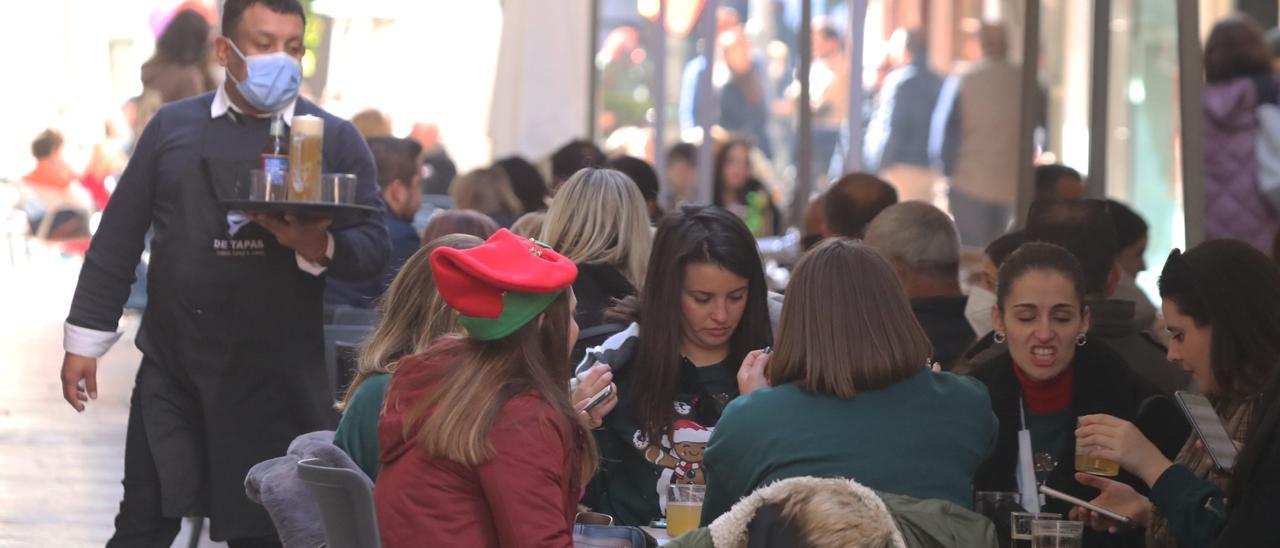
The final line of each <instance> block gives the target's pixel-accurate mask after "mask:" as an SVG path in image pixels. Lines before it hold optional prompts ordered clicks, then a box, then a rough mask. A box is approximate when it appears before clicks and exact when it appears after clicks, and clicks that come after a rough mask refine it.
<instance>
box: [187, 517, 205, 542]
mask: <svg viewBox="0 0 1280 548" xmlns="http://www.w3.org/2000/svg"><path fill="white" fill-rule="evenodd" d="M187 520H188V522H189V523H191V538H190V539H188V540H187V548H199V546H200V536H201V535H202V534H204V518H203V517H191V518H187Z"/></svg>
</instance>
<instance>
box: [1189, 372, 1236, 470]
mask: <svg viewBox="0 0 1280 548" xmlns="http://www.w3.org/2000/svg"><path fill="white" fill-rule="evenodd" d="M1173 397H1174V398H1175V399H1177V400H1178V405H1180V406H1182V412H1183V413H1186V415H1187V420H1189V421H1191V427H1192V428H1195V429H1196V435H1197V436H1200V441H1201V442H1203V443H1204V449H1205V451H1207V452H1208V453H1209V458H1211V459H1213V464H1214V465H1216V466H1217V467H1218V469H1219V470H1223V471H1229V470H1231V467H1232V466H1235V464H1236V455H1237V453H1238V451H1237V450H1236V444H1235V442H1233V441H1231V435H1230V434H1227V428H1226V427H1225V426H1223V425H1222V419H1221V418H1219V417H1218V413H1217V412H1216V411H1214V410H1213V404H1211V403H1209V400H1208V399H1207V398H1205V397H1204V396H1201V395H1200V394H1192V393H1191V392H1184V391H1182V390H1179V391H1177V392H1174V393H1173Z"/></svg>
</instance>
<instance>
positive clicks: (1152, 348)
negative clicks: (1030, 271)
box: [1088, 299, 1191, 397]
mask: <svg viewBox="0 0 1280 548" xmlns="http://www.w3.org/2000/svg"><path fill="white" fill-rule="evenodd" d="M1088 304H1089V337H1090V338H1091V339H1092V340H1095V341H1101V342H1103V343H1106V345H1107V346H1108V347H1110V348H1111V349H1112V350H1115V351H1116V353H1117V354H1119V355H1120V357H1121V358H1123V359H1124V363H1125V364H1127V365H1128V366H1129V370H1130V371H1133V373H1134V374H1135V375H1137V376H1138V378H1140V379H1142V380H1143V381H1145V382H1146V383H1147V384H1150V385H1152V386H1154V387H1156V389H1158V390H1159V391H1160V393H1161V394H1164V395H1166V396H1169V397H1173V393H1174V392H1176V391H1178V390H1185V389H1186V388H1187V385H1189V384H1191V374H1190V373H1187V372H1186V371H1183V370H1182V368H1181V367H1179V366H1177V365H1174V364H1173V363H1171V362H1169V360H1168V359H1167V358H1165V356H1166V354H1167V353H1168V351H1167V349H1165V347H1164V345H1162V344H1160V343H1159V342H1156V340H1155V339H1154V338H1152V337H1151V335H1150V334H1148V333H1147V332H1145V331H1139V330H1138V328H1137V326H1136V324H1135V323H1134V320H1133V317H1134V313H1135V311H1136V310H1137V305H1135V304H1134V303H1133V302H1132V301H1121V300H1117V299H1106V300H1101V301H1096V300H1091V301H1089V303H1088Z"/></svg>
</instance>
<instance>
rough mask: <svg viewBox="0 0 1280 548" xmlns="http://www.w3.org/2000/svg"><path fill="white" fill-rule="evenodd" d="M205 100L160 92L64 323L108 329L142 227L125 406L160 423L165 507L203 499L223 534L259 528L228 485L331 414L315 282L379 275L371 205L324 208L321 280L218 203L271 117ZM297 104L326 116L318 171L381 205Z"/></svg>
mask: <svg viewBox="0 0 1280 548" xmlns="http://www.w3.org/2000/svg"><path fill="white" fill-rule="evenodd" d="M213 99H214V94H213V93H207V94H205V95H201V96H198V97H192V98H190V99H185V100H182V101H178V102H175V103H170V104H168V105H166V106H164V107H163V108H161V109H160V111H159V112H158V113H157V114H156V115H155V117H154V118H153V119H152V120H151V122H150V124H148V125H147V128H146V130H144V131H143V132H142V136H141V137H140V138H139V139H138V144H137V146H136V147H135V149H134V153H133V156H132V157H131V158H130V159H129V166H128V167H127V168H126V169H125V171H124V173H123V174H122V175H121V176H120V181H119V184H118V185H117V187H116V191H115V193H114V194H113V195H112V197H111V201H110V203H109V204H108V205H107V209H106V211H104V212H103V215H102V222H101V224H100V225H99V227H98V231H97V233H96V234H94V238H93V243H92V245H91V246H90V247H89V251H88V253H87V254H86V255H85V260H84V266H83V267H82V269H81V271H80V281H79V283H78V284H77V286H76V293H75V298H74V299H73V300H72V303H71V313H70V315H69V316H68V317H67V323H69V324H71V325H76V326H80V327H85V328H89V329H95V330H99V331H115V330H116V327H117V323H118V320H119V319H120V314H121V311H122V310H123V307H124V304H125V300H126V299H127V298H128V296H129V285H130V283H131V282H132V281H133V275H134V268H135V267H136V266H137V265H138V258H139V256H140V254H141V253H142V250H143V245H144V243H145V236H146V234H147V231H148V229H150V230H152V233H153V237H152V239H151V262H150V269H149V271H148V277H147V282H148V283H147V294H148V300H147V309H146V314H145V315H143V319H142V326H141V328H139V332H138V338H137V340H138V348H139V349H140V350H142V353H143V356H144V361H143V365H142V366H141V367H140V368H139V372H138V379H137V383H136V389H135V392H134V396H135V404H134V407H133V411H132V412H135V413H138V415H141V417H142V419H141V420H142V422H143V423H144V425H145V428H146V431H147V432H151V433H153V434H154V433H156V432H165V433H166V434H165V435H152V436H149V437H148V438H147V441H148V445H149V447H150V450H151V452H152V455H154V457H155V459H154V460H155V472H156V475H157V477H158V481H159V483H160V489H159V493H160V494H161V498H162V500H161V505H162V507H163V512H164V515H167V516H180V515H189V514H187V513H188V512H202V511H207V512H209V513H208V514H205V515H209V516H210V517H211V518H212V525H211V529H210V530H211V533H212V536H213V538H214V539H215V540H221V539H225V538H242V537H256V536H264V535H270V534H272V526H271V521H270V519H269V518H268V516H267V514H266V512H265V511H264V510H263V509H262V507H260V506H258V505H256V504H253V503H252V502H251V501H250V500H249V499H247V498H245V496H244V491H243V489H242V488H241V487H240V486H241V484H242V482H243V480H244V476H245V473H246V472H248V470H249V467H250V466H252V465H253V464H255V463H258V462H262V461H264V460H267V459H270V458H274V457H277V456H280V455H282V454H284V452H285V450H286V449H287V448H288V447H289V443H290V442H291V441H293V439H294V438H295V437H297V436H298V435H300V434H304V433H306V432H313V431H316V430H327V429H331V428H333V426H334V424H336V419H337V417H336V414H335V413H334V411H333V406H332V402H333V394H334V386H333V384H334V382H333V379H332V377H331V376H330V375H329V374H327V373H326V371H325V366H324V348H323V340H324V336H323V326H322V319H323V313H322V307H323V303H322V298H323V292H324V279H325V278H342V279H361V278H367V277H369V276H372V275H374V274H376V273H378V272H379V271H381V270H382V267H383V265H384V264H385V263H386V259H387V249H388V246H387V232H386V229H385V228H383V226H382V217H381V216H371V217H369V218H365V219H360V220H358V221H356V220H351V221H346V220H338V221H335V222H334V224H333V225H332V226H331V227H330V229H329V233H330V234H331V235H332V237H333V247H334V253H333V258H332V261H330V263H329V266H328V269H327V270H325V273H324V276H323V277H321V276H315V275H312V274H310V273H308V272H305V271H303V270H302V269H300V268H299V267H298V260H297V256H296V253H294V251H293V250H291V249H287V248H285V247H284V246H282V245H280V244H279V242H278V241H277V240H276V239H275V236H274V235H272V234H271V233H270V232H268V231H267V230H266V229H264V228H262V227H261V226H259V225H257V224H256V223H244V224H241V223H240V222H239V221H237V216H236V215H234V214H232V213H230V212H229V211H228V208H227V207H226V206H223V205H221V204H220V203H219V200H220V199H221V200H225V199H229V198H233V197H235V196H236V189H237V188H238V187H239V185H240V184H241V183H242V182H243V181H247V180H248V173H249V169H250V168H251V167H252V166H254V165H257V164H258V163H259V162H260V161H261V159H260V156H259V154H260V153H261V151H262V149H263V146H264V145H265V144H266V141H267V137H268V129H269V128H268V126H269V125H270V121H268V120H266V119H262V118H253V117H247V116H242V115H236V114H234V112H228V113H227V114H225V115H222V116H219V117H217V118H211V117H210V111H211V106H212V104H213ZM295 112H296V113H297V114H311V115H315V116H319V117H321V118H322V119H323V120H324V148H323V163H324V166H323V168H324V172H326V173H353V174H356V176H357V178H358V182H357V184H356V201H357V202H358V203H360V204H362V205H368V206H374V207H381V205H382V199H381V197H380V196H379V195H378V191H377V173H376V169H375V166H374V162H373V156H372V155H371V154H370V153H369V148H368V146H367V145H366V144H365V142H364V139H363V138H361V137H360V134H359V133H358V132H357V131H356V129H355V127H354V126H352V125H351V123H350V122H347V121H346V120H342V119H340V118H337V117H335V116H333V115H332V114H329V113H328V112H325V111H324V110H322V109H321V108H320V107H318V106H316V105H315V104H313V103H311V102H309V101H307V100H305V99H298V102H297V106H296V108H295ZM245 425H253V427H252V429H253V432H252V435H245V433H246V430H245Z"/></svg>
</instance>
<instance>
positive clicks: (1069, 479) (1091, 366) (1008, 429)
mask: <svg viewBox="0 0 1280 548" xmlns="http://www.w3.org/2000/svg"><path fill="white" fill-rule="evenodd" d="M1014 367H1016V366H1015V365H1014V364H1013V359H1012V358H1011V356H1010V355H1009V353H1008V352H1003V353H1000V354H998V355H995V356H994V357H992V358H991V359H990V360H989V361H987V362H985V363H981V364H975V365H974V368H973V371H972V373H971V375H973V376H974V377H975V378H977V379H978V380H980V381H982V382H983V383H984V384H986V385H987V389H988V390H989V392H990V395H991V405H992V409H993V410H994V411H995V413H996V417H997V418H999V419H1000V432H999V434H998V435H997V438H996V450H995V453H994V454H993V455H992V456H991V458H990V459H988V460H987V462H985V463H983V465H982V467H980V468H979V469H978V474H977V476H976V478H975V479H974V490H975V491H1017V490H1018V484H1017V478H1016V473H1015V470H1016V468H1017V461H1018V430H1019V429H1021V419H1020V400H1021V396H1022V385H1021V383H1020V382H1019V381H1018V377H1017V376H1016V375H1015V373H1014V370H1013V368H1014ZM1072 367H1073V375H1074V377H1073V381H1072V395H1071V411H1072V413H1073V414H1074V415H1075V416H1084V415H1091V414H1096V413H1105V414H1107V415H1111V416H1114V417H1117V418H1120V419H1124V420H1127V421H1131V422H1133V423H1134V424H1136V425H1137V426H1138V428H1139V429H1140V430H1142V432H1143V433H1144V434H1145V435H1146V436H1147V438H1148V439H1150V440H1152V442H1153V443H1155V444H1156V446H1157V447H1159V448H1160V451H1161V452H1162V453H1164V454H1165V456H1167V457H1169V458H1173V456H1174V455H1176V454H1177V453H1178V450H1179V449H1180V448H1181V446H1182V443H1183V442H1184V441H1185V440H1186V436H1187V434H1188V431H1189V427H1188V425H1187V423H1186V421H1185V420H1184V419H1182V418H1181V413H1180V412H1179V411H1178V410H1177V409H1176V407H1174V406H1173V405H1172V404H1170V403H1169V401H1168V400H1167V399H1165V398H1163V397H1159V399H1156V400H1153V403H1150V404H1147V405H1146V409H1144V410H1143V413H1142V415H1141V416H1139V409H1141V408H1143V402H1144V401H1145V400H1147V399H1148V398H1150V397H1152V396H1157V395H1158V393H1157V391H1156V389H1155V388H1154V387H1151V386H1150V385H1148V384H1146V383H1144V382H1143V381H1142V380H1141V379H1139V378H1137V377H1136V376H1135V375H1134V374H1133V373H1131V372H1130V371H1129V369H1128V368H1125V367H1124V366H1122V365H1121V360H1120V357H1119V355H1117V354H1116V353H1115V352H1114V351H1112V350H1111V349H1110V348H1108V347H1106V346H1105V345H1102V344H1098V343H1088V344H1086V345H1084V346H1082V347H1079V348H1077V349H1076V356H1075V361H1074V362H1073V366H1072ZM1057 462H1058V464H1057V466H1056V467H1055V468H1054V469H1053V471H1052V472H1050V473H1049V476H1048V478H1047V479H1046V480H1045V484H1047V485H1049V486H1050V487H1053V488H1055V489H1057V490H1059V491H1062V492H1064V493H1067V494H1069V495H1073V496H1075V497H1078V498H1082V499H1085V500H1091V499H1093V498H1094V497H1096V496H1097V492H1096V490H1094V489H1093V488H1090V487H1086V486H1084V485H1082V484H1080V483H1079V482H1077V481H1076V480H1075V477H1074V473H1075V466H1074V462H1075V441H1074V439H1072V440H1067V442H1066V443H1064V444H1063V447H1062V451H1061V452H1060V453H1059V454H1058V455H1057ZM1117 479H1118V480H1119V481H1122V482H1124V483H1127V484H1129V485H1130V486H1132V487H1134V488H1135V489H1138V490H1139V492H1146V487H1145V486H1144V485H1142V481H1141V480H1139V479H1138V478H1136V477H1134V476H1132V475H1130V474H1128V473H1125V472H1123V471H1122V472H1121V473H1120V476H1119V477H1118V478H1117ZM1046 502H1047V504H1045V505H1044V506H1042V510H1043V511H1046V512H1054V513H1059V514H1062V515H1064V516H1065V515H1067V512H1068V511H1070V510H1071V505H1070V504H1067V503H1064V502H1061V501H1058V500H1056V499H1048V500H1047V501H1046ZM1141 542H1142V534H1141V531H1129V532H1127V533H1121V534H1118V535H1107V534H1102V533H1097V532H1092V531H1087V532H1086V533H1085V542H1084V544H1085V546H1090V547H1093V546H1101V547H1109V546H1141Z"/></svg>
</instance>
